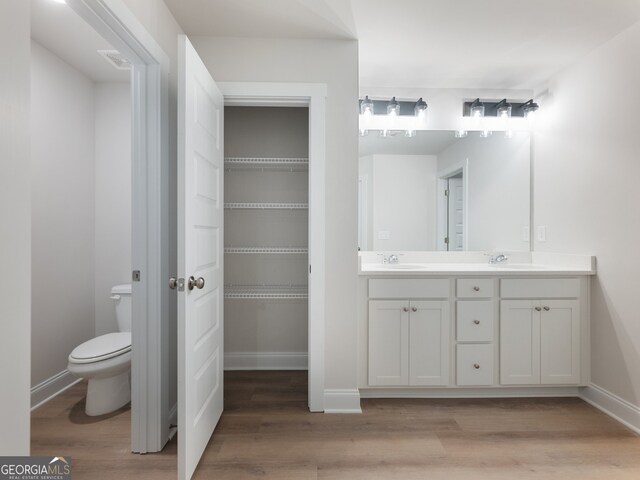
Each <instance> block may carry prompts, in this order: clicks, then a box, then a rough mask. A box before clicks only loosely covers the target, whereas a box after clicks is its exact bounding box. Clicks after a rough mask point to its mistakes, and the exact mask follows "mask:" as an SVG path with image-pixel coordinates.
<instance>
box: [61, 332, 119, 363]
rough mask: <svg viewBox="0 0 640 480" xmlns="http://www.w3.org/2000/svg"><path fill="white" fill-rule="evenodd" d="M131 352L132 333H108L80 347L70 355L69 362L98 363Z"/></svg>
mask: <svg viewBox="0 0 640 480" xmlns="http://www.w3.org/2000/svg"><path fill="white" fill-rule="evenodd" d="M129 351H131V332H118V333H107V334H106V335H100V336H99V337H96V338H92V339H91V340H88V341H86V342H84V343H83V344H81V345H78V346H77V347H76V348H74V349H73V352H71V355H69V361H72V362H75V363H90V362H98V361H100V360H106V359H108V358H112V357H117V356H118V355H122V354H123V353H126V352H129Z"/></svg>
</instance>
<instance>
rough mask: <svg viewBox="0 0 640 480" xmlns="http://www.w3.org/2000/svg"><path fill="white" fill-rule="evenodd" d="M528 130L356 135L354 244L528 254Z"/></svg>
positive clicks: (375, 247) (391, 248)
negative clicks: (357, 166) (462, 134)
mask: <svg viewBox="0 0 640 480" xmlns="http://www.w3.org/2000/svg"><path fill="white" fill-rule="evenodd" d="M530 172H531V168H530V139H529V133H527V132H513V133H512V134H510V135H507V134H505V132H494V133H493V134H492V135H488V136H486V137H483V136H482V135H481V132H469V133H468V134H467V136H466V137H464V138H456V137H455V136H454V132H452V131H418V132H417V133H416V136H414V137H406V136H404V135H403V132H401V133H399V134H398V135H397V136H390V137H382V136H380V135H379V134H378V132H369V134H368V135H366V136H362V137H360V171H359V199H358V201H359V210H358V222H359V225H358V227H359V228H358V241H359V246H360V249H361V250H375V251H425V250H427V251H428V250H441V251H447V250H448V251H464V250H467V251H493V250H505V251H529V249H530V239H529V231H530V196H531V194H530V191H531V182H530Z"/></svg>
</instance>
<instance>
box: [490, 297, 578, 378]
mask: <svg viewBox="0 0 640 480" xmlns="http://www.w3.org/2000/svg"><path fill="white" fill-rule="evenodd" d="M580 358H581V357H580V303H579V301H578V300H577V299H575V300H565V299H563V300H558V299H542V300H502V301H501V302H500V383H501V384H502V385H572V384H579V383H580Z"/></svg>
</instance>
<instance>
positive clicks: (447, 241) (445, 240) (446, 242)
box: [444, 237, 449, 245]
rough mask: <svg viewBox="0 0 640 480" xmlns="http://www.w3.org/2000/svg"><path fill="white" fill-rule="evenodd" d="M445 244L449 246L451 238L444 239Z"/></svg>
mask: <svg viewBox="0 0 640 480" xmlns="http://www.w3.org/2000/svg"><path fill="white" fill-rule="evenodd" d="M444 244H445V245H449V237H444Z"/></svg>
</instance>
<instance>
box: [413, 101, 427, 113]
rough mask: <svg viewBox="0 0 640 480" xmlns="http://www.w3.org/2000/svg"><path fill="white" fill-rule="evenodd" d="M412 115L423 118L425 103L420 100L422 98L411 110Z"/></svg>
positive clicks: (425, 108)
mask: <svg viewBox="0 0 640 480" xmlns="http://www.w3.org/2000/svg"><path fill="white" fill-rule="evenodd" d="M413 113H414V114H415V116H416V117H421V118H422V117H424V116H425V114H426V113H427V102H425V101H424V100H422V97H420V98H419V99H418V101H417V102H416V106H415V107H414V108H413Z"/></svg>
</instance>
